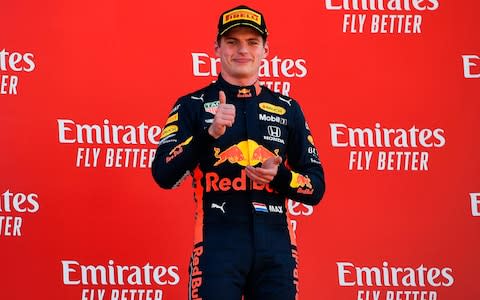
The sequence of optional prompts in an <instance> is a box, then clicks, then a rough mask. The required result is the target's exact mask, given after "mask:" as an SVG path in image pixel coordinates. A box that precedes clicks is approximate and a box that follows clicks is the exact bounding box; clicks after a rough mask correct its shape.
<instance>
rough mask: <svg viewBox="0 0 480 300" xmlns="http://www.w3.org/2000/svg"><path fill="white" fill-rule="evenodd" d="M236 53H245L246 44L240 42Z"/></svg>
mask: <svg viewBox="0 0 480 300" xmlns="http://www.w3.org/2000/svg"><path fill="white" fill-rule="evenodd" d="M238 52H239V53H247V42H245V41H242V42H241V43H239V44H238Z"/></svg>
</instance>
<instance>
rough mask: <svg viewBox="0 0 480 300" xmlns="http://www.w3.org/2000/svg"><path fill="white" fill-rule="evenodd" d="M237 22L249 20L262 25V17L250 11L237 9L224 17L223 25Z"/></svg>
mask: <svg viewBox="0 0 480 300" xmlns="http://www.w3.org/2000/svg"><path fill="white" fill-rule="evenodd" d="M236 20H249V21H253V22H255V23H257V24H258V25H261V23H262V17H261V16H260V14H257V13H256V12H253V11H251V10H249V9H236V10H232V11H231V12H229V13H227V14H225V15H223V25H225V24H227V23H228V22H232V21H236Z"/></svg>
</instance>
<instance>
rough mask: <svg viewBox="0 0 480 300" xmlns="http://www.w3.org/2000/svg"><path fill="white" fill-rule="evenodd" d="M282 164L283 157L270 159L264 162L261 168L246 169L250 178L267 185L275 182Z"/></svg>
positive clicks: (250, 167) (248, 167)
mask: <svg viewBox="0 0 480 300" xmlns="http://www.w3.org/2000/svg"><path fill="white" fill-rule="evenodd" d="M281 163H282V157H281V156H275V157H270V158H269V159H267V160H266V161H265V162H263V164H262V166H261V167H252V166H247V167H245V170H246V173H247V176H248V178H250V179H251V180H253V181H255V182H256V183H260V184H267V183H269V182H270V181H272V180H273V178H274V177H275V175H277V172H278V166H279V165H280V164H281Z"/></svg>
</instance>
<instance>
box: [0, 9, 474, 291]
mask: <svg viewBox="0 0 480 300" xmlns="http://www.w3.org/2000/svg"><path fill="white" fill-rule="evenodd" d="M356 2H360V3H359V4H358V6H355V4H356ZM365 2H368V3H366V5H367V4H368V7H365V6H363V7H362V1H341V0H331V1H329V0H322V1H300V2H298V1H297V2H295V3H293V2H291V1H276V2H275V3H273V2H272V3H269V4H267V3H263V2H259V1H258V2H254V1H245V2H244V3H245V4H247V5H250V6H252V7H254V8H256V9H259V10H261V11H262V12H263V13H264V14H265V16H266V20H267V25H268V27H269V31H270V33H271V35H270V37H269V42H270V50H271V52H270V55H269V57H268V58H267V61H265V64H264V65H263V67H262V72H261V74H260V75H262V81H265V82H266V84H268V85H271V86H272V87H273V88H276V89H279V90H280V91H281V92H284V93H288V94H289V95H290V96H291V97H293V98H295V99H297V100H298V101H299V102H300V103H301V105H302V107H303V110H304V113H305V115H306V117H307V119H308V121H309V125H310V128H311V129H312V132H313V133H314V137H315V142H316V146H317V148H318V149H319V152H320V157H321V159H322V162H323V165H324V168H325V172H326V180H327V192H326V195H325V197H324V200H323V201H322V202H321V203H320V204H319V205H318V206H316V207H315V208H312V207H308V206H304V205H301V204H298V203H295V202H290V203H289V204H290V205H289V210H290V213H291V214H292V215H293V216H294V217H293V219H294V222H295V223H296V232H297V239H298V242H299V246H300V278H301V279H300V290H301V291H300V299H303V300H310V299H312V300H316V299H342V300H343V299H346V300H349V299H358V300H360V299H369V300H372V299H385V300H393V299H396V300H399V299H402V300H403V299H410V300H411V299H418V300H420V299H429V300H432V299H439V300H452V299H469V300H474V299H479V298H480V290H479V289H478V288H477V285H478V284H477V281H478V278H479V277H480V259H479V255H478V253H479V251H480V239H479V229H480V182H479V174H480V156H479V155H478V149H479V146H480V142H479V134H478V132H480V122H479V121H478V120H479V115H480V114H479V113H480V104H479V101H478V100H479V91H480V38H479V35H478V28H479V23H478V11H479V10H480V5H479V3H478V1H474V0H467V1H460V2H459V1H446V0H428V1H427V0H425V1H413V0H410V1H408V0H406V1H386V0H385V1H365ZM373 2H375V3H373ZM238 4H239V3H238V2H234V1H220V2H218V1H217V2H215V3H204V2H191V3H184V2H181V1H177V2H169V3H162V2H158V1H136V2H128V1H100V2H99V1H91V0H88V1H82V2H79V3H76V2H68V1H67V2H65V1H46V2H45V1H41V2H38V1H28V0H23V1H13V2H12V1H10V2H9V3H3V4H2V9H0V19H1V20H2V24H3V25H2V33H1V34H0V145H1V155H0V170H1V172H0V193H1V195H0V249H1V255H0V270H1V271H0V293H1V296H0V298H2V299H73V300H83V299H88V300H102V299H105V300H106V299H108V300H117V299H122V300H123V299H131V300H140V299H165V300H170V299H185V298H186V295H187V282H188V271H187V263H188V258H189V256H190V251H191V250H192V242H193V200H192V193H193V192H192V189H191V187H190V182H186V183H184V184H183V185H182V187H180V188H179V189H177V190H174V191H166V190H161V189H160V188H159V187H157V186H156V184H155V183H154V181H153V179H152V178H151V175H150V170H149V168H148V167H149V159H150V155H151V154H153V151H154V150H155V148H156V143H157V142H158V140H159V136H160V132H161V130H162V126H163V125H164V122H165V120H166V117H167V114H168V112H169V111H170V110H171V107H172V105H173V103H174V101H175V100H176V99H177V98H178V97H179V96H181V95H184V94H186V93H188V92H191V91H193V90H196V89H198V88H200V87H202V86H204V85H206V84H208V83H209V82H210V81H212V80H214V79H215V77H216V76H215V75H216V73H218V72H219V69H218V65H215V62H213V64H212V61H214V59H215V56H214V52H213V42H214V39H215V34H216V24H217V18H218V15H219V14H220V13H221V12H222V11H224V10H226V9H228V8H231V7H233V6H235V5H238ZM372 5H373V6H372ZM382 31H383V32H382ZM122 267H123V268H122ZM119 269H121V270H123V271H119ZM120 273H121V274H120ZM149 297H150V298H149ZM414 297H416V298H414Z"/></svg>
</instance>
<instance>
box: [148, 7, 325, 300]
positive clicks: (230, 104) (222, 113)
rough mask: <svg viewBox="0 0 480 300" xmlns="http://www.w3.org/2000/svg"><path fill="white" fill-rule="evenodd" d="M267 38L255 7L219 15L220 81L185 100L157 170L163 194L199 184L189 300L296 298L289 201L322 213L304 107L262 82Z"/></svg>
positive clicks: (175, 112) (169, 127)
mask: <svg viewBox="0 0 480 300" xmlns="http://www.w3.org/2000/svg"><path fill="white" fill-rule="evenodd" d="M267 35H268V32H267V27H266V25H265V19H264V17H263V15H262V14H261V13H260V12H258V11H255V10H253V9H251V8H249V7H246V6H238V7H235V8H233V9H230V10H228V11H226V12H224V13H222V14H221V15H220V19H219V23H218V35H217V40H216V42H215V53H216V55H217V56H218V57H219V58H220V62H221V74H220V75H219V76H218V80H217V81H216V82H214V83H212V84H210V85H209V86H207V87H205V88H203V89H200V90H198V91H196V92H193V93H191V94H188V95H186V96H183V97H181V98H179V99H178V101H177V102H176V103H175V105H174V106H173V109H172V110H171V112H170V114H169V116H168V119H167V122H166V125H165V127H164V129H163V132H162V135H161V140H160V143H159V146H158V149H157V152H156V156H155V160H154V162H153V165H152V174H153V177H154V178H155V181H156V182H157V183H158V184H159V185H160V186H161V187H162V188H166V189H170V188H174V187H176V186H178V185H179V184H180V183H181V182H182V180H183V179H184V178H185V177H186V176H189V175H192V176H193V185H194V198H195V201H196V210H195V231H194V248H193V254H192V257H191V260H190V267H189V271H190V279H189V299H204V300H241V299H242V296H243V297H244V299H245V300H294V299H297V292H298V272H297V248H296V242H295V236H294V233H293V230H292V227H291V224H290V222H289V219H288V212H287V208H286V206H285V202H286V200H287V199H293V200H296V201H299V202H302V203H304V204H308V205H316V204H317V203H318V202H319V201H320V199H321V198H322V196H323V194H324V191H325V182H324V174H323V169H322V166H321V164H320V161H319V158H318V154H317V150H316V148H315V145H314V141H313V137H312V135H311V133H310V129H309V127H308V124H307V122H306V121H305V118H304V115H303V112H302V110H301V109H300V106H299V104H298V103H297V102H296V101H295V100H293V99H291V98H289V97H286V96H283V95H281V94H279V93H275V92H273V91H271V90H269V89H268V88H266V87H264V86H260V84H259V80H258V73H259V68H260V63H261V60H262V59H264V58H265V57H266V56H267V55H268V52H269V46H268V43H267Z"/></svg>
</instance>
